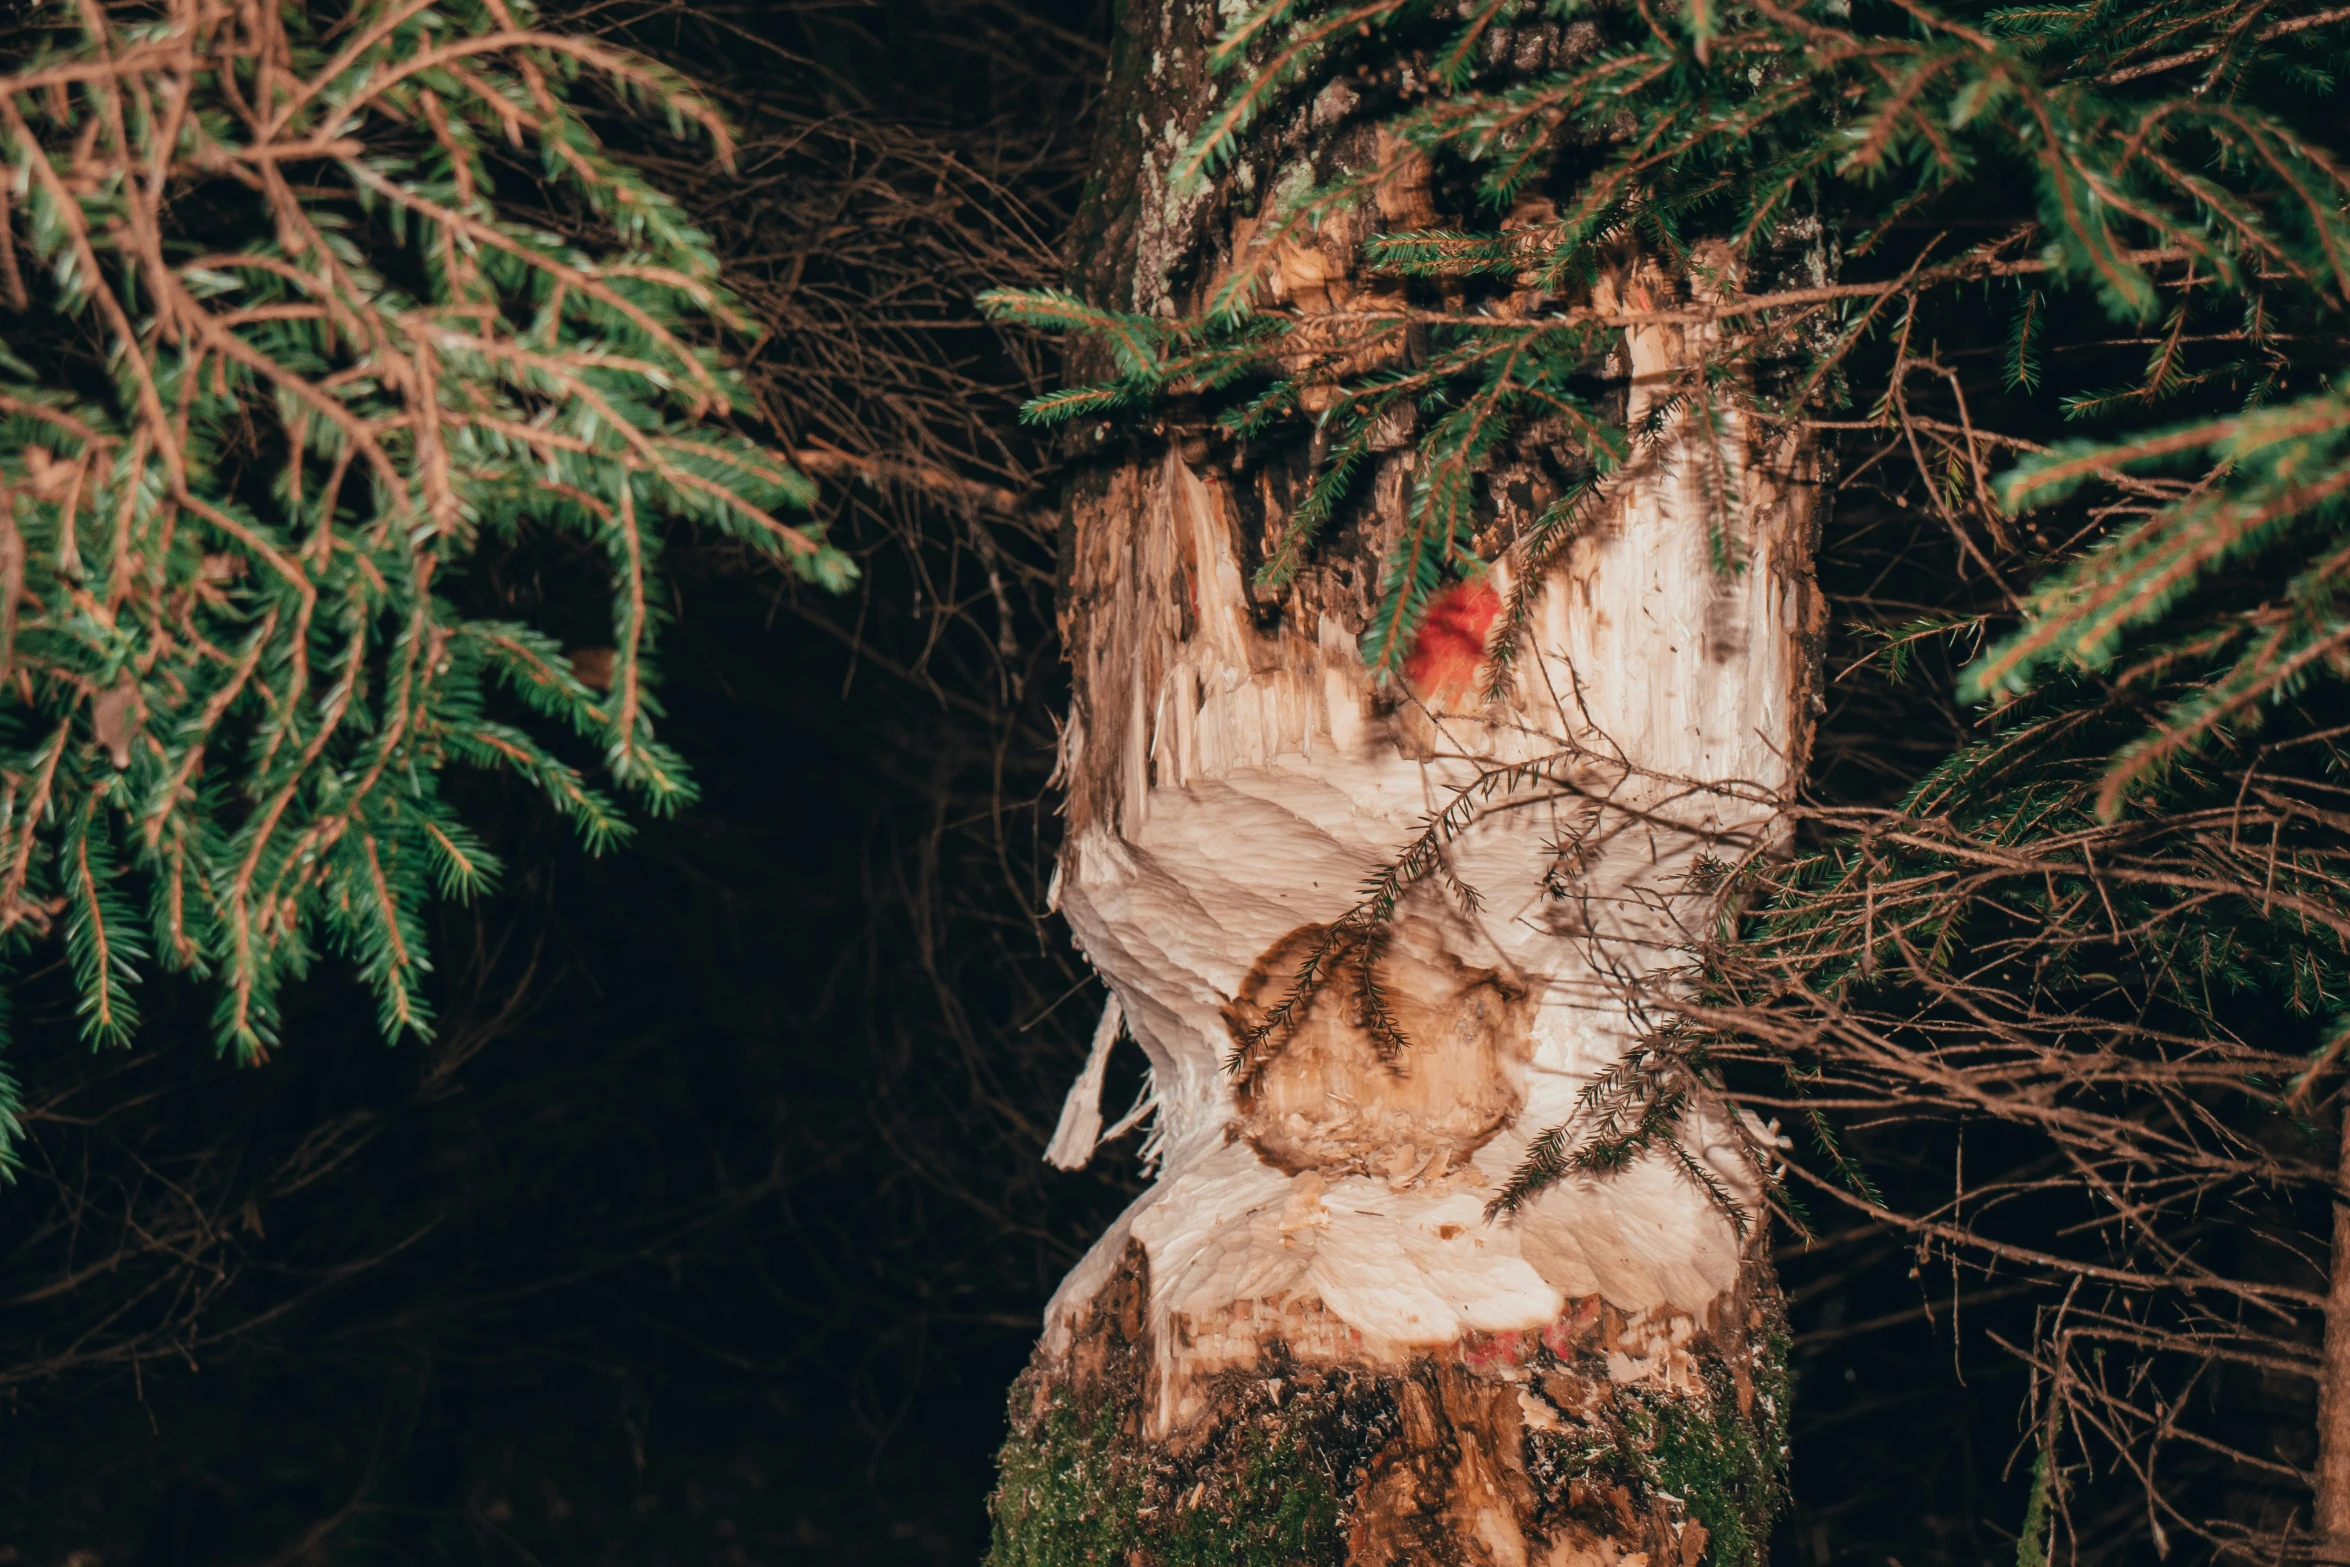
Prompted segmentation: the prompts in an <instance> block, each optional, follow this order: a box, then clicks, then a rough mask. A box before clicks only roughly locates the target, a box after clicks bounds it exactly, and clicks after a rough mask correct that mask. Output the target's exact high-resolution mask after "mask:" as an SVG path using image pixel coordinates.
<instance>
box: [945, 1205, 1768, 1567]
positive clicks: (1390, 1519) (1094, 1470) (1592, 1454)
mask: <svg viewBox="0 0 2350 1567" xmlns="http://www.w3.org/2000/svg"><path fill="white" fill-rule="evenodd" d="M1149 1272H1150V1268H1149V1262H1148V1260H1147V1258H1146V1256H1145V1254H1144V1252H1143V1249H1142V1247H1141V1246H1140V1245H1139V1244H1132V1245H1129V1247H1128V1248H1127V1251H1126V1254H1125V1256H1124V1258H1123V1260H1122V1261H1121V1263H1120V1265H1119V1267H1118V1269H1117V1271H1116V1274H1115V1275H1114V1276H1113V1278H1112V1279H1111V1280H1110V1282H1109V1283H1108V1284H1107V1286H1106V1287H1105V1288H1103V1289H1102V1290H1101V1291H1100V1293H1099V1294H1098V1295H1096V1296H1095V1297H1094V1300H1093V1302H1092V1305H1091V1308H1090V1311H1089V1315H1088V1316H1087V1318H1086V1320H1085V1321H1084V1323H1083V1324H1082V1326H1081V1327H1080V1328H1079V1329H1078V1331H1077V1332H1076V1333H1075V1335H1074V1337H1073V1338H1072V1340H1071V1341H1070V1343H1069V1345H1068V1347H1067V1349H1066V1350H1065V1352H1063V1353H1060V1354H1057V1355H1055V1354H1048V1353H1046V1352H1045V1351H1042V1350H1040V1351H1039V1352H1038V1354H1037V1357H1036V1359H1035V1361H1034V1362H1033V1363H1032V1364H1031V1365H1030V1367H1029V1369H1028V1371H1027V1372H1026V1373H1025V1374H1023V1375H1022V1377H1021V1378H1020V1380H1019V1382H1018V1383H1017V1384H1016V1385H1015V1386H1014V1388H1013V1391H1012V1401H1011V1426H1012V1430H1011V1435H1010V1439H1009V1440H1008V1441H1007V1442H1006V1444H1005V1446H1004V1450H1003V1455H1002V1472H1003V1478H1002V1482H1001V1484H1000V1485H999V1487H998V1489H997V1491H996V1494H995V1497H994V1500H993V1502H992V1503H991V1510H992V1512H993V1514H994V1519H995V1540H994V1547H993V1549H992V1550H991V1552H990V1553H989V1556H988V1564H989V1567H1090V1564H1100V1567H1305V1564H1315V1567H1319V1564H1325V1563H1327V1564H1331V1567H1336V1564H1340V1563H1345V1564H1349V1567H1698V1564H1699V1563H1700V1562H1711V1563H1713V1564H1716V1567H1760V1564H1761V1562H1762V1561H1763V1557H1764V1545H1765V1540H1766V1537H1767V1535H1768V1532H1769V1528H1770V1521H1771V1517H1772V1515H1773V1513H1774V1512H1775V1511H1776V1508H1777V1504H1778V1500H1779V1497H1780V1493H1781V1484H1780V1472H1781V1467H1782V1459H1783V1454H1784V1437H1783V1434H1782V1433H1783V1426H1784V1421H1785V1415H1786V1409H1787V1390H1786V1385H1785V1381H1786V1378H1785V1361H1786V1338H1785V1334H1784V1331H1783V1329H1782V1327H1781V1324H1780V1321H1779V1317H1778V1312H1777V1309H1776V1305H1775V1302H1773V1301H1770V1300H1767V1299H1739V1298H1737V1297H1729V1298H1725V1300H1724V1302H1723V1303H1722V1306H1721V1307H1720V1308H1719V1309H1718V1310H1717V1311H1716V1313H1714V1317H1715V1319H1716V1320H1714V1321H1712V1322H1710V1323H1708V1324H1707V1325H1705V1326H1704V1327H1702V1328H1700V1329H1699V1331H1698V1332H1697V1334H1696V1336H1695V1338H1694V1339H1693V1341H1692V1343H1691V1346H1690V1348H1691V1350H1692V1353H1693V1356H1694V1360H1695V1364H1696V1367H1697V1370H1698V1376H1697V1378H1696V1382H1697V1386H1696V1388H1694V1389H1693V1390H1690V1391H1674V1390H1668V1389H1665V1388H1661V1387H1658V1386H1656V1385H1655V1384H1654V1383H1653V1382H1632V1383H1625V1382H1619V1381H1617V1380H1615V1379H1614V1378H1613V1377H1612V1376H1611V1375H1610V1372H1609V1355H1610V1351H1611V1349H1612V1348H1613V1346H1614V1335H1615V1333H1617V1332H1618V1331H1620V1330H1621V1329H1622V1328H1623V1327H1624V1322H1623V1320H1622V1313H1620V1312H1618V1311H1616V1310H1615V1308H1613V1307H1610V1306H1608V1305H1606V1304H1605V1303H1604V1302H1603V1301H1601V1300H1600V1299H1599V1297H1597V1296H1592V1297H1589V1298H1587V1299H1585V1300H1583V1301H1581V1302H1577V1303H1575V1304H1574V1305H1572V1306H1571V1307H1570V1308H1569V1310H1568V1311H1567V1312H1566V1313H1565V1314H1563V1315H1562V1316H1561V1317H1560V1319H1559V1320H1558V1321H1557V1322H1555V1323H1552V1324H1551V1325H1550V1326H1548V1327H1546V1328H1543V1329H1540V1330H1538V1331H1533V1332H1527V1333H1504V1334H1478V1335H1472V1336H1470V1337H1468V1338H1465V1339H1463V1340H1461V1341H1460V1342H1458V1343H1456V1344H1454V1345H1451V1346H1449V1347H1448V1348H1446V1349H1444V1350H1442V1351H1438V1352H1434V1353H1425V1354H1420V1355H1417V1356H1415V1357H1413V1358H1411V1359H1409V1360H1407V1361H1404V1362H1402V1363H1399V1364H1395V1365H1363V1364H1330V1363H1316V1362H1310V1361H1304V1360H1300V1359H1297V1358H1295V1357H1293V1356H1292V1355H1290V1354H1289V1352H1288V1351H1287V1350H1286V1349H1285V1348H1284V1347H1283V1346H1281V1345H1279V1344H1277V1343H1276V1344H1271V1345H1268V1346H1267V1347H1266V1349H1265V1351H1264V1354H1263V1358H1262V1359H1261V1361H1260V1363H1258V1364H1256V1365H1254V1366H1250V1367H1246V1368H1241V1369H1235V1370H1232V1371H1229V1372H1225V1373H1222V1374H1220V1375H1218V1376H1217V1377H1215V1378H1214V1380H1213V1381H1212V1382H1211V1384H1210V1385H1209V1386H1208V1387H1207V1388H1206V1389H1205V1390H1204V1391H1205V1395H1206V1396H1205V1400H1204V1405H1203V1406H1202V1407H1201V1408H1200V1409H1199V1410H1198V1412H1197V1413H1195V1414H1194V1415H1192V1417H1191V1418H1190V1419H1188V1420H1187V1421H1185V1423H1184V1424H1183V1426H1182V1427H1181V1428H1180V1429H1178V1430H1175V1431H1171V1432H1168V1433H1166V1434H1165V1435H1164V1436H1162V1437H1156V1438H1154V1437H1152V1436H1151V1435H1150V1434H1149V1432H1148V1413H1147V1412H1148V1411H1149V1410H1150V1409H1151V1408H1152V1407H1153V1405H1154V1403H1155V1389H1156V1380H1155V1379H1156V1378H1157V1376H1158V1375H1159V1370H1160V1368H1159V1367H1158V1366H1157V1365H1156V1364H1155V1356H1154V1354H1153V1350H1152V1344H1151V1333H1150V1327H1149V1312H1148V1304H1149V1298H1150V1279H1149ZM1725 1319H1726V1320H1725ZM1618 1358H1619V1359H1620V1358H1621V1356H1620V1355H1619V1357H1618Z"/></svg>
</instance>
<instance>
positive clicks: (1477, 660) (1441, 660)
mask: <svg viewBox="0 0 2350 1567" xmlns="http://www.w3.org/2000/svg"><path fill="white" fill-rule="evenodd" d="M1500 613H1501V595H1500V594H1498V593H1496V592H1494V591H1493V586H1492V584H1491V583H1489V582H1488V581H1486V580H1485V579H1484V578H1482V577H1480V578H1478V579H1476V580H1475V581H1473V582H1456V583H1454V584H1453V585H1452V586H1451V587H1449V588H1446V589H1445V590H1444V591H1443V592H1441V593H1439V594H1437V595H1436V597H1435V599H1434V601H1433V602H1431V603H1430V604H1429V606H1428V613H1427V615H1426V617H1425V618H1423V619H1422V620H1421V622H1420V634H1419V636H1418V637H1416V638H1415V639H1413V642H1412V651H1411V655H1410V656H1409V657H1408V658H1406V659H1405V660H1404V663H1403V673H1404V678H1405V679H1406V680H1409V681H1410V682H1411V683H1412V689H1413V690H1415V691H1417V692H1419V693H1420V695H1421V697H1422V698H1423V699H1425V700H1427V701H1430V702H1439V703H1443V702H1453V701H1457V700H1459V699H1460V698H1461V697H1464V696H1466V695H1468V694H1469V692H1470V691H1471V690H1473V689H1475V687H1476V684H1477V666H1478V665H1479V664H1481V663H1483V662H1485V634H1486V633H1487V632H1488V631H1491V630H1492V629H1493V617H1494V616H1496V615H1498V614H1500Z"/></svg>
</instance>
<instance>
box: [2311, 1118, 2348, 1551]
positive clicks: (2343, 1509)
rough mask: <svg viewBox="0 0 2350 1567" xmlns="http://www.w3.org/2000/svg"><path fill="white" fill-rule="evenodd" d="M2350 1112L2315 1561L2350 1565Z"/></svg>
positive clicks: (2330, 1313) (2337, 1201)
mask: <svg viewBox="0 0 2350 1567" xmlns="http://www.w3.org/2000/svg"><path fill="white" fill-rule="evenodd" d="M2345 1193H2350V1106H2345V1108H2344V1110H2343V1112H2342V1131H2341V1153H2340V1164H2339V1167H2338V1168H2337V1170H2336V1173H2335V1180H2334V1250H2333V1263H2332V1279H2331V1281H2330V1283H2329V1285H2328V1288H2327V1290H2326V1336H2325V1351H2324V1353H2325V1362H2324V1365H2323V1366H2322V1367H2321V1368H2320V1371H2319V1380H2318V1404H2317V1520H2316V1522H2317V1530H2316V1533H2317V1538H2318V1550H2317V1558H2316V1559H2317V1560H2318V1561H2320V1562H2327V1563H2350V1201H2345V1199H2344V1194H2345Z"/></svg>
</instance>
